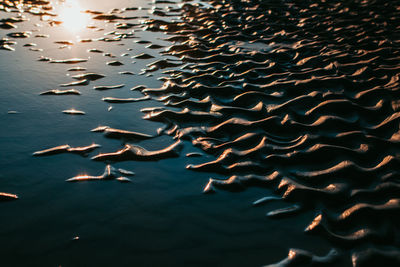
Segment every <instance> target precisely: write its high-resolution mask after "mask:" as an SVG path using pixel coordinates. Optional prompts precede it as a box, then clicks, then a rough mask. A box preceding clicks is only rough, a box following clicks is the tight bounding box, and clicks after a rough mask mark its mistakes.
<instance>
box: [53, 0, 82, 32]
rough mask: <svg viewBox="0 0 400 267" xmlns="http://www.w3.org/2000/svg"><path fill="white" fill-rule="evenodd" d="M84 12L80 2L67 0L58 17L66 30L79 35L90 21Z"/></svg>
mask: <svg viewBox="0 0 400 267" xmlns="http://www.w3.org/2000/svg"><path fill="white" fill-rule="evenodd" d="M83 11H84V10H83V9H82V7H81V6H80V5H79V0H66V1H64V2H63V3H62V4H61V5H60V7H59V12H58V17H59V19H60V20H61V21H62V25H63V27H64V28H65V29H67V30H68V31H71V32H73V33H77V32H79V31H81V30H83V29H84V28H85V27H86V25H87V23H88V21H89V16H88V14H86V13H84V12H83Z"/></svg>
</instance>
